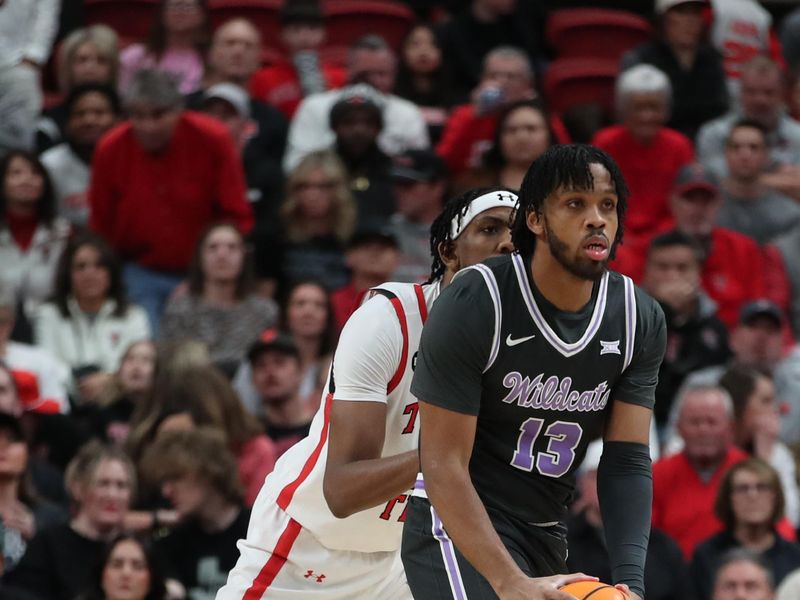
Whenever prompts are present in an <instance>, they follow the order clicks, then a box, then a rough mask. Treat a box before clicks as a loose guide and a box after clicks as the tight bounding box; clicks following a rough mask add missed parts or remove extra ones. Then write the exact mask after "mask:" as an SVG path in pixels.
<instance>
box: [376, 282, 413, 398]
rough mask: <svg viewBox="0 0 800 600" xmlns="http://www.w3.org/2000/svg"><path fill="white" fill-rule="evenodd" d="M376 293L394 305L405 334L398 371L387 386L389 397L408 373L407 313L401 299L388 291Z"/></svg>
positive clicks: (377, 290) (401, 328)
mask: <svg viewBox="0 0 800 600" xmlns="http://www.w3.org/2000/svg"><path fill="white" fill-rule="evenodd" d="M374 291H375V293H376V294H380V295H381V296H384V297H385V298H386V299H387V300H389V302H390V303H391V304H392V308H394V312H395V313H397V320H398V321H399V322H400V331H401V332H402V334H403V350H402V352H401V353H400V362H399V363H398V364H397V370H395V372H394V375H392V378H391V379H390V380H389V384H388V385H387V386H386V394H387V395H389V394H391V393H392V392H393V391H394V389H395V388H396V387H397V386H398V385H399V384H400V382H401V381H402V379H403V375H404V374H405V372H406V363H407V362H408V322H407V321H406V313H405V311H404V310H403V303H402V302H401V301H400V298H398V297H397V296H396V295H395V294H393V293H392V292H390V291H388V290H383V289H380V288H376V289H375V290H374Z"/></svg>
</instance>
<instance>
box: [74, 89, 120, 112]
mask: <svg viewBox="0 0 800 600" xmlns="http://www.w3.org/2000/svg"><path fill="white" fill-rule="evenodd" d="M91 93H95V94H100V95H101V96H103V97H105V99H106V100H107V101H108V104H109V106H110V107H111V112H113V113H114V115H116V116H120V115H121V114H122V103H121V101H120V99H119V94H117V90H115V89H114V88H113V87H111V86H110V85H108V84H107V83H95V82H90V83H81V84H78V85H76V86H75V87H74V88H72V89H71V90H70V92H69V94H67V98H66V100H64V108H65V110H66V113H67V115H72V109H73V108H74V107H75V104H77V102H78V100H80V99H81V98H83V97H84V96H85V95H86V94H91Z"/></svg>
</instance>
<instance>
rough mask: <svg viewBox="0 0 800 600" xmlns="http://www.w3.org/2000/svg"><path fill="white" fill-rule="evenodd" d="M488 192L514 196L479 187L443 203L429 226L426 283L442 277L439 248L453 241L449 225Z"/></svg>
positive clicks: (498, 188)
mask: <svg viewBox="0 0 800 600" xmlns="http://www.w3.org/2000/svg"><path fill="white" fill-rule="evenodd" d="M489 192H510V193H512V194H516V192H515V191H514V190H512V189H511V188H507V187H502V186H493V187H481V188H474V189H471V190H467V191H466V192H463V193H461V194H459V195H458V196H454V197H452V198H450V199H449V200H447V202H445V203H444V207H443V208H442V212H440V213H439V216H438V217H436V219H435V220H434V221H433V224H432V225H431V238H430V248H431V257H432V258H433V262H432V263H431V275H430V278H429V279H428V283H431V282H433V281H436V280H437V279H439V278H440V277H441V276H442V275H444V271H445V266H444V263H443V262H442V258H441V256H439V246H440V245H441V244H448V243H451V242H452V241H453V238H452V237H451V228H450V224H451V223H452V222H453V219H455V218H458V220H459V223H460V221H461V218H462V217H463V216H464V214H465V213H466V212H467V209H468V208H469V205H470V204H472V201H473V200H475V199H476V198H479V197H481V196H483V195H484V194H488V193H489Z"/></svg>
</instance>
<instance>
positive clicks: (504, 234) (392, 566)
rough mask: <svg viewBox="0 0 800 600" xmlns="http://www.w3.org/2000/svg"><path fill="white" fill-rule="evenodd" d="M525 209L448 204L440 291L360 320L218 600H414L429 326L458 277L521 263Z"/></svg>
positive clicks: (508, 197) (399, 296) (345, 339)
mask: <svg viewBox="0 0 800 600" xmlns="http://www.w3.org/2000/svg"><path fill="white" fill-rule="evenodd" d="M516 203H517V196H516V194H514V193H513V192H511V191H510V190H508V189H504V188H483V189H479V190H470V191H468V192H466V193H464V194H462V195H461V196H458V197H456V198H453V199H451V200H450V201H448V202H447V203H446V205H445V207H444V209H443V211H442V213H441V214H440V215H439V217H438V218H437V219H436V221H435V222H434V223H433V225H432V226H431V251H432V254H433V267H432V271H431V279H430V281H429V282H428V283H426V284H424V285H417V284H408V283H387V284H384V285H382V286H379V287H378V288H375V289H374V290H372V291H371V292H370V294H369V295H368V299H367V300H366V301H365V302H364V303H363V304H362V305H361V306H360V307H359V308H358V309H357V310H356V311H355V312H354V313H353V315H352V316H351V317H350V319H349V321H348V322H347V324H346V325H345V328H344V330H343V331H342V335H341V338H340V340H339V344H338V347H337V348H336V352H335V354H334V359H333V364H332V367H331V371H332V373H331V374H330V375H329V377H328V385H327V390H328V391H327V393H326V396H325V398H323V402H322V406H321V408H320V410H319V412H318V413H317V415H316V416H315V418H314V421H313V423H312V425H311V431H310V433H309V436H308V437H307V438H305V439H304V440H302V441H300V442H298V443H297V444H296V445H295V446H293V447H292V448H291V449H289V450H288V451H287V452H286V453H285V454H284V455H283V456H282V457H281V459H280V460H279V461H278V463H277V464H276V466H275V470H274V471H273V472H272V473H271V474H270V475H269V476H268V477H267V479H266V481H265V483H264V486H263V487H262V489H261V492H260V493H259V495H258V498H257V500H256V503H255V505H254V506H253V511H252V516H251V519H250V526H249V529H248V532H247V538H246V539H245V540H241V541H240V542H239V544H238V546H239V550H240V557H239V561H238V562H237V564H236V566H235V567H234V568H233V570H232V571H231V573H230V575H229V576H228V583H227V584H226V585H225V587H223V588H222V589H221V590H220V591H219V593H218V594H217V600H257V599H260V598H265V599H272V598H274V599H277V600H280V599H283V598H286V599H290V600H295V599H298V598H319V599H325V600H352V599H355V598H364V599H371V598H375V599H381V600H395V599H396V600H406V599H410V598H411V593H410V591H409V589H408V586H407V585H406V582H405V574H404V572H403V567H402V563H401V561H400V552H399V550H400V541H401V533H402V526H403V521H404V517H405V506H406V504H405V502H406V499H407V498H408V497H409V495H410V494H411V488H412V487H413V486H414V482H415V479H416V476H417V472H418V471H419V457H418V453H417V442H418V438H419V421H418V420H417V400H416V398H414V397H413V396H412V395H411V393H410V392H409V387H410V385H411V379H412V373H413V368H414V364H415V360H416V353H417V347H418V344H419V337H420V333H421V331H422V325H423V323H424V321H425V319H426V317H427V313H428V310H429V309H430V307H431V306H432V304H433V302H434V301H435V300H436V298H437V297H438V295H439V292H440V290H441V289H442V288H444V287H445V286H447V285H448V284H449V283H450V281H451V280H452V278H453V276H454V275H455V273H456V272H457V271H458V270H459V269H461V268H463V267H467V266H470V265H474V264H476V263H478V262H481V261H482V260H485V259H487V258H489V257H490V256H495V255H498V254H503V253H508V252H511V250H512V246H511V236H510V231H509V223H510V219H511V217H512V213H513V211H514V207H515V206H516Z"/></svg>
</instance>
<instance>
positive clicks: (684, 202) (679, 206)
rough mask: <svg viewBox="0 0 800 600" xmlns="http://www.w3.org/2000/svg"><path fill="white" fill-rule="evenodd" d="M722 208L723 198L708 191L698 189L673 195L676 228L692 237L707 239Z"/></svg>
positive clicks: (716, 193)
mask: <svg viewBox="0 0 800 600" xmlns="http://www.w3.org/2000/svg"><path fill="white" fill-rule="evenodd" d="M720 206H722V196H720V195H719V193H718V192H712V191H711V190H708V189H704V188H696V189H690V190H686V191H684V192H681V193H680V194H673V196H672V216H673V217H674V219H675V228H676V229H678V230H679V231H682V232H683V233H685V234H687V235H690V236H696V237H706V236H708V235H710V234H711V231H712V230H713V229H714V226H715V225H716V222H717V213H718V212H719V209H720Z"/></svg>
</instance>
